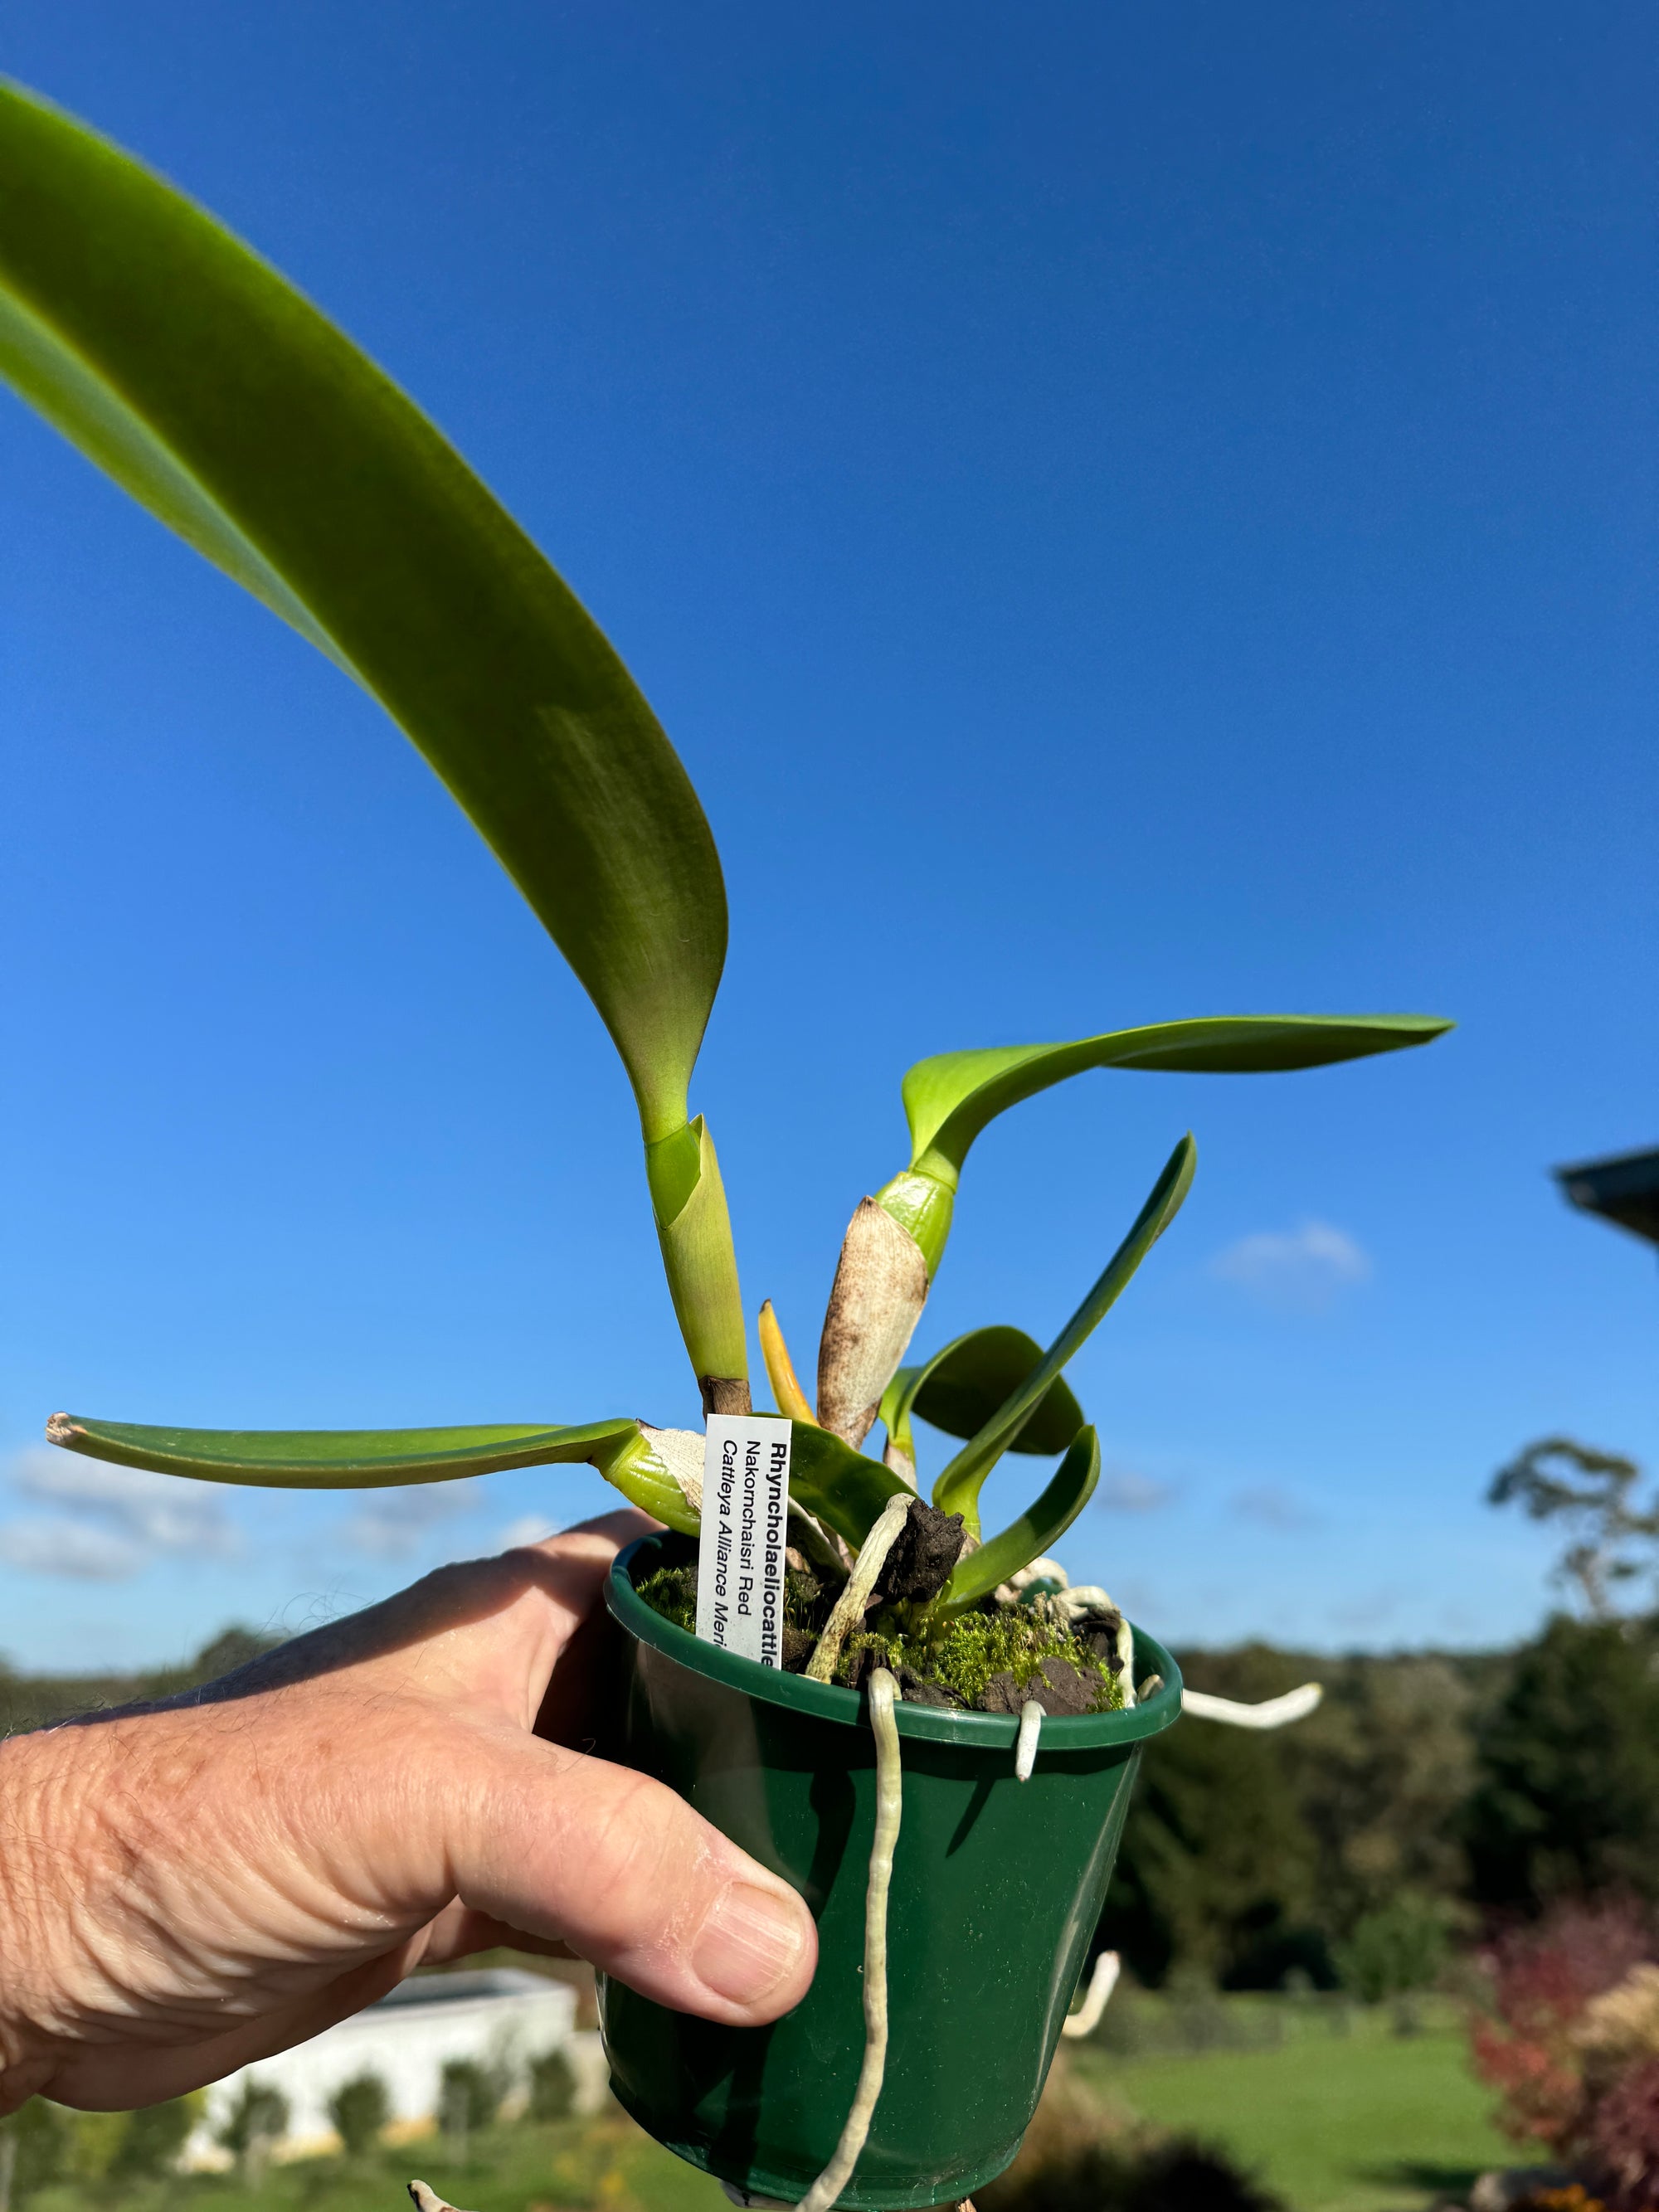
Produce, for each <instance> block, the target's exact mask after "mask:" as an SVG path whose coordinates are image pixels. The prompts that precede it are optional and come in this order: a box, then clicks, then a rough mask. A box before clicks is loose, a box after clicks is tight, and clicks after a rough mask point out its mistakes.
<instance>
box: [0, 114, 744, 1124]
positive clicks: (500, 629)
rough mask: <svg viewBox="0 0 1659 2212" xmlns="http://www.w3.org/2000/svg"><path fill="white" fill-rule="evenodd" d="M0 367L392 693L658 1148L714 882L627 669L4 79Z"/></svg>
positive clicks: (400, 716)
mask: <svg viewBox="0 0 1659 2212" xmlns="http://www.w3.org/2000/svg"><path fill="white" fill-rule="evenodd" d="M0 375H3V376H4V377H5V378H7V379H8V380H9V381H10V382H11V383H12V384H13V385H15V387H16V389H17V390H18V391H19V392H21V394H22V396H23V397H24V398H26V399H27V400H28V401H30V402H31V403H32V404H33V405H34V406H35V407H37V408H38V409H39V410H40V412H41V413H42V414H43V415H45V416H46V417H47V418H48V419H49V420H50V421H51V422H53V423H55V424H56V426H57V427H58V429H60V430H61V431H62V432H63V433H64V435H65V436H66V437H68V438H70V439H71V440H72V441H74V442H75V443H76V445H77V446H79V447H81V449H82V452H84V453H87V454H88V457H89V458H90V459H93V460H94V461H95V462H96V463H97V464H98V465H99V466H100V468H102V469H104V470H106V471H107V472H108V473H109V474H110V475H111V476H112V477H114V478H115V480H116V482H117V483H119V484H121V485H123V486H124V487H125V489H126V490H128V491H129V492H131V494H132V495H133V497H134V498H135V499H137V500H138V501H141V502H142V503H143V505H144V506H146V507H149V509H150V510H151V511H152V513H155V514H156V515H158V516H159V517H160V518H161V520H162V521H164V522H166V523H167V525H168V526H170V527H171V528H173V530H176V531H177V532H179V535H180V536H181V537H183V538H185V539H186V540H187V541H188V542H189V543H190V544H191V545H193V546H195V547H196V549H197V551H198V552H201V553H203V554H204V555H205V556H207V558H208V559H209V560H210V561H212V562H216V564H217V565H218V566H219V567H220V568H222V569H224V570H225V571H226V573H227V574H229V575H231V576H234V578H235V579H236V580H237V581H238V582H239V583H240V584H242V585H244V586H246V588H247V589H248V590H249V591H251V592H253V593H254V594H255V596H256V597H258V599H262V600H264V603H265V605H267V606H269V607H270V608H271V609H272V610H273V611H275V612H276V613H277V614H279V615H281V616H282V617H283V619H284V621H286V622H289V623H292V624H293V626H294V627H295V629H297V630H298V631H299V632H300V633H301V635H302V636H305V637H307V638H308V639H309V640H310V641H311V642H312V643H313V645H315V646H317V647H319V648H320V649H321V650H322V651H323V652H325V653H328V654H329V655H330V657H331V659H334V660H336V661H337V662H338V663H339V665H341V666H342V667H343V668H344V669H347V670H348V671H349V672H350V673H351V674H352V675H353V676H355V677H356V678H357V680H358V681H359V682H360V683H361V684H362V685H363V686H364V688H365V689H366V690H368V691H369V692H371V693H372V694H373V695H374V697H375V698H377V699H378V700H379V701H380V703H381V705H382V706H384V707H385V708H386V711H387V713H388V714H391V715H392V719H393V720H395V721H397V722H398V723H399V724H400V725H401V726H402V727H403V728H404V730H405V731H406V732H407V733H408V735H409V736H410V738H413V740H414V742H415V743H416V745H418V746H419V748H420V749H421V750H422V753H424V754H425V756H426V757H427V759H428V761H429V762H430V763H431V765H432V766H433V767H434V768H435V769H436V770H437V772H438V774H439V775H441V777H442V778H443V780H444V781H445V782H446V783H447V785H448V787H449V788H450V790H451V792H452V793H453V794H454V796H455V798H456V799H458V800H459V802H460V804H461V805H462V806H463V807H464V808H465V810H466V811H467V813H468V814H469V815H470V816H471V818H472V820H473V822H474V823H476V825H477V828H478V829H479V831H480V832H481V833H482V835H483V837H484V838H485V840H486V842H488V843H489V846H490V848H491V849H492V850H493V851H494V852H495V854H496V856H497V858H498V859H499V860H501V864H502V866H504V867H505V868H506V869H507V872H508V874H509V875H510V876H511V877H512V878H513V881H514V882H515V883H516V884H518V886H519V888H520V890H521V891H522V892H523V893H524V895H525V896H526V898H527V899H528V900H529V902H530V903H531V905H532V907H533V908H535V910H536V912H537V914H538V915H539V916H540V917H541V920H542V921H543V922H544V924H545V925H546V927H547V928H548V929H549V931H550V933H552V935H553V937H554V938H555V939H556V941H557V943H558V945H559V946H560V948H561V949H562V951H563V952H564V954H565V957H566V958H567V959H568V961H569V962H570V964H571V966H572V967H573V968H574V969H575V971H576V974H577V975H579V976H580V979H581V981H582V982H583V984H584V985H585V986H586V989H587V991H588V993H589V994H590V995H591V997H592V1000H593V1002H594V1004H595V1006H597V1007H598V1008H599V1012H600V1014H601V1016H602V1017H603V1018H604V1020H605V1024H606V1026H607V1028H608V1029H609V1030H610V1031H611V1036H612V1037H613V1038H614V1039H615V1041H616V1044H617V1050H618V1051H619V1052H620V1053H621V1054H622V1057H623V1062H624V1064H625V1065H626V1066H627V1069H628V1073H629V1078H630V1079H631V1081H632V1083H633V1085H634V1089H635V1095H636V1097H637V1098H638V1100H639V1105H640V1114H641V1121H642V1123H643V1126H644V1130H645V1134H646V1137H647V1141H655V1140H658V1139H662V1138H665V1137H666V1136H669V1135H671V1133H673V1132H674V1131H675V1130H677V1129H678V1127H681V1125H682V1124H684V1121H685V1118H686V1105H685V1099H686V1086H687V1084H688V1082H689V1080H690V1073H691V1068H692V1065H693V1062H694V1061H695V1060H696V1054H697V1048H698V1046H699V1043H700V1042H701V1040H702V1033H703V1029H704V1026H705V1024H706V1023H707V1021H708V1010H709V1007H710V1006H711V1004H712V1003H713V1000H714V991H715V987H716V985H717V984H718V982H719V981H720V967H721V963H722V962H723V960H724V957H725V951H726V895H725V890H724V888H723V885H722V883H721V878H720V862H719V860H718V858H717V856H716V854H715V851H714V841H713V839H712V837H711V836H710V835H709V830H708V823H707V822H706V821H705V820H704V818H703V814H702V808H701V807H700V806H699V805H698V803H697V798H696V793H695V792H694V791H693V789H692V787H691V784H690V780H689V778H688V777H687V775H686V774H685V771H684V769H683V768H682V766H681V765H680V763H679V760H678V757H676V755H675V753H674V751H673V749H672V748H671V745H670V744H669V743H668V740H667V739H666V738H665V736H664V735H663V733H662V731H661V730H660V729H659V726H658V725H657V722H656V720H655V718H654V717H653V714H652V712H651V710H650V708H649V707H647V704H646V702H645V701H644V699H643V698H642V697H641V695H640V693H639V691H638V690H637V689H636V688H635V684H634V683H633V680H632V678H630V677H629V674H628V671H627V670H626V669H625V668H624V667H623V664H622V662H621V661H620V659H618V658H617V654H616V653H615V652H614V651H613V650H612V649H611V646H610V645H609V644H608V643H607V641H606V640H605V637H604V636H603V635H602V634H601V633H600V631H599V629H598V628H597V626H596V625H595V624H594V623H593V621H592V618H591V617H589V616H588V614H587V613H586V611H585V610H584V609H583V608H582V606H581V605H580V603H579V601H578V600H577V599H575V597H574V594H573V593H572V592H571V591H570V590H569V588H568V586H567V585H566V584H565V583H564V582H563V581H562V580H561V579H560V577H559V576H558V575H557V574H556V573H555V572H554V570H553V569H552V568H550V566H549V564H548V562H546V561H545V560H544V557H543V556H542V555H541V554H540V553H539V552H538V550H537V549H536V547H535V546H534V545H533V544H532V543H531V542H530V540H529V538H526V536H525V534H524V532H522V531H521V530H520V528H519V527H518V526H517V524H516V523H514V522H513V520H512V519H511V518H510V517H509V516H508V515H507V513H506V512H505V511H504V510H503V509H502V508H501V507H500V506H499V505H498V504H497V502H496V501H495V499H494V498H493V497H492V496H491V495H490V494H489V492H488V491H487V490H486V489H485V488H484V486H483V484H482V483H480V482H479V481H478V479H477V477H475V476H474V475H473V474H472V473H471V471H470V470H469V469H468V468H467V466H466V465H465V463H464V462H463V461H462V460H461V459H459V456H458V455H457V454H456V453H455V452H454V451H453V448H452V447H450V446H449V445H448V444H447V442H446V441H445V440H444V439H443V438H442V437H441V435H439V433H438V432H437V430H435V428H434V427H433V426H432V424H431V423H430V422H428V420H427V418H426V417H425V416H423V415H422V414H421V413H420V411H419V410H417V409H416V407H415V406H414V405H413V404H411V402H410V400H409V399H407V398H405V397H404V394H403V393H402V392H400V391H399V390H398V387H397V386H395V385H394V384H392V382H391V381H390V380H388V379H387V378H386V376H384V375H383V374H381V372H380V370H379V369H378V368H375V367H374V364H373V362H370V361H368V359H367V358H366V357H365V356H363V355H362V353H360V352H359V351H358V349H356V347H355V346H354V345H353V344H352V343H351V342H350V341H349V339H348V338H346V337H343V335H342V333H341V332H340V331H337V329H336V328H335V327H334V325H332V324H331V323H330V322H329V321H327V320H326V319H325V317H324V316H322V315H321V314H320V313H319V312H318V311H317V309H316V308H315V307H313V306H312V305H311V303H310V302H309V301H307V300H306V299H305V298H304V297H303V296H302V295H301V294H300V293H299V292H297V291H296V290H295V289H294V288H293V287H292V286H291V285H289V283H286V282H285V281H284V280H283V278H282V277H281V276H277V275H276V272H275V271H274V270H271V269H270V268H269V267H268V266H267V265H266V264H265V263H264V262H263V261H261V260H260V259H259V258H258V257H257V256H256V255H255V254H253V253H252V252H250V251H249V249H248V248H247V247H246V246H243V245H242V244H241V243H240V241H239V240H237V239H235V238H234V237H233V236H232V235H231V234H230V233H229V232H228V231H227V230H225V229H223V228H221V226H220V225H219V224H218V223H217V222H215V221H213V220H212V218H211V217H210V216H207V215H205V214H204V212H203V211H202V210H200V209H199V208H197V207H196V206H194V205H193V204H191V202H190V201H189V200H187V199H185V198H184V197H182V196H181V195H180V194H179V193H178V192H176V191H173V189H172V188H171V187H170V186H169V185H166V184H164V183H163V182H162V181H161V179H159V178H157V177H155V176H154V175H153V174H152V173H150V172H149V170H147V169H145V168H143V167H140V166H139V164H138V163H137V162H136V161H132V160H131V159H130V158H129V157H128V156H127V155H125V154H123V153H121V152H120V151H118V149H116V148H115V147H113V146H112V145H110V144H108V143H106V142H105V141H104V140H102V139H100V138H98V137H94V135H93V133H91V132H90V131H87V130H85V129H83V128H82V126H81V125H78V124H76V123H75V122H73V121H71V120H70V118H68V117H67V116H64V115H63V114H61V113H59V112H58V111H57V110H56V109H54V108H52V107H50V106H46V104H45V103H44V102H43V101H40V100H37V99H34V98H33V97H32V96H30V95H28V94H25V93H23V92H21V90H18V89H16V88H5V87H3V86H0ZM12 528H13V531H14V532H15V529H16V528H17V524H16V522H15V520H14V521H13V524H12Z"/></svg>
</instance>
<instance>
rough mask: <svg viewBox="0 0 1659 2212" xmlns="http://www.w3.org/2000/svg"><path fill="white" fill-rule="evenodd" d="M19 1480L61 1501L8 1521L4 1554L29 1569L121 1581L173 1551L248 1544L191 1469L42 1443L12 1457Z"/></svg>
mask: <svg viewBox="0 0 1659 2212" xmlns="http://www.w3.org/2000/svg"><path fill="white" fill-rule="evenodd" d="M11 1487H12V1489H13V1490H14V1491H15V1492H17V1494H18V1495H19V1496H20V1497H22V1498H30V1499H32V1500H33V1501H35V1502H36V1503H38V1504H45V1505H49V1506H54V1507H57V1508H59V1509H60V1510H58V1511H56V1512H51V1513H44V1514H34V1515H25V1516H23V1517H22V1518H21V1520H16V1521H9V1522H4V1523H3V1524H0V1559H4V1560H5V1561H6V1562H7V1564H8V1565H11V1566H14V1567H19V1568H21V1569H22V1571H24V1572H25V1573H27V1574H43V1575H71V1576H76V1577H80V1578H82V1579H83V1580H88V1581H95V1582H117V1581H123V1580H125V1579H126V1578H127V1577H129V1576H131V1575H136V1574H138V1573H140V1572H142V1571H143V1569H144V1568H145V1567H147V1566H149V1565H151V1564H152V1562H153V1561H155V1559H160V1558H161V1557H163V1556H164V1555H166V1554H167V1553H175V1554H180V1555H183V1556H185V1557H188V1558H193V1559H203V1558H207V1559H228V1558H229V1557H231V1556H232V1555H233V1554H234V1553H236V1552H238V1551H240V1548H241V1540H240V1534H239V1532H238V1530H237V1528H236V1526H235V1523H234V1522H233V1521H232V1520H231V1518H230V1516H229V1515H228V1513H227V1511H226V1510H225V1506H224V1502H223V1500H222V1498H218V1497H216V1495H215V1494H214V1492H212V1491H211V1490H210V1489H208V1488H207V1487H206V1486H204V1485H203V1484H201V1483H197V1482H192V1481H191V1480H189V1478H188V1477H186V1476H184V1475H177V1474H152V1473H151V1472H149V1470H148V1469H147V1468H136V1467H112V1466H110V1465H108V1464H106V1462H104V1461H102V1460H94V1459H86V1458H82V1456H80V1455H78V1454H76V1453H71V1452H63V1451H53V1450H52V1449H48V1448H46V1447H45V1446H36V1447H35V1448H33V1449H31V1450H28V1451H24V1452H20V1453H19V1454H18V1455H17V1457H16V1458H15V1460H14V1461H13V1462H12V1465H11Z"/></svg>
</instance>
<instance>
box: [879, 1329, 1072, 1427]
mask: <svg viewBox="0 0 1659 2212" xmlns="http://www.w3.org/2000/svg"><path fill="white" fill-rule="evenodd" d="M1041 1358H1042V1346H1041V1345H1040V1344H1038V1342H1037V1341H1036V1338H1035V1337H1030V1336H1027V1334H1025V1332H1024V1329H1023V1328H1004V1327H993V1328H970V1329H969V1331H968V1333H967V1334H966V1335H965V1336H959V1337H957V1339H956V1340H955V1342H954V1343H951V1344H947V1345H946V1346H945V1348H944V1350H943V1351H942V1352H935V1353H934V1354H933V1358H931V1359H928V1360H924V1361H923V1362H922V1364H921V1366H919V1367H901V1368H900V1370H899V1371H898V1373H897V1374H896V1376H894V1377H893V1379H892V1381H891V1382H890V1383H889V1384H888V1386H887V1392H886V1395H885V1396H884V1398H883V1400H882V1401H881V1418H882V1419H883V1421H884V1423H885V1424H886V1426H887V1433H888V1436H889V1437H890V1438H891V1440H892V1441H893V1443H896V1445H897V1446H898V1448H899V1449H900V1450H901V1451H902V1452H904V1453H905V1454H906V1455H908V1456H909V1457H911V1458H914V1457H915V1454H914V1452H912V1450H911V1447H910V1424H911V1422H912V1421H913V1420H919V1421H927V1422H929V1423H931V1425H933V1427H934V1428H936V1429H943V1430H944V1431H945V1435H946V1436H949V1437H971V1436H973V1435H974V1434H975V1432H976V1431H978V1430H980V1429H981V1428H983V1426H984V1425H985V1424H986V1422H987V1421H988V1420H989V1419H991V1418H992V1416H993V1415H994V1413H996V1411H997V1409H998V1407H1000V1406H1001V1405H1002V1403H1003V1402H1004V1401H1005V1400H1006V1398H1007V1397H1008V1396H1009V1395H1010V1393H1011V1392H1012V1391H1013V1390H1016V1389H1018V1387H1019V1385H1020V1384H1021V1383H1023V1382H1024V1380H1025V1378H1026V1376H1028V1375H1029V1374H1030V1371H1031V1370H1032V1369H1033V1368H1034V1367H1035V1366H1036V1364H1037V1362H1038V1361H1039V1360H1040V1359H1041ZM1082 1426H1083V1408H1082V1407H1080V1406H1079V1404H1078V1401H1077V1400H1076V1399H1075V1398H1074V1397H1073V1395H1072V1393H1071V1391H1070V1389H1068V1388H1067V1386H1066V1383H1064V1382H1062V1381H1061V1380H1060V1379H1059V1378H1058V1377H1056V1378H1055V1380H1054V1382H1053V1383H1050V1384H1049V1386H1048V1395H1047V1396H1046V1397H1045V1398H1044V1399H1043V1400H1042V1402H1041V1404H1040V1405H1038V1406H1037V1407H1035V1409H1034V1410H1033V1411H1032V1413H1031V1414H1030V1418H1029V1419H1028V1420H1027V1421H1026V1424H1025V1426H1024V1428H1023V1429H1022V1430H1021V1431H1020V1432H1019V1434H1018V1436H1017V1437H1015V1438H1014V1441H1013V1442H1012V1444H1010V1445H1009V1447H1008V1449H1010V1450H1011V1451H1018V1452H1040V1453H1042V1454H1043V1455H1045V1456H1046V1455H1048V1454H1050V1453H1054V1452H1061V1451H1064V1450H1065V1449H1066V1445H1067V1444H1068V1443H1070V1442H1071V1440H1072V1438H1073V1437H1074V1436H1075V1435H1076V1434H1077V1432H1078V1431H1079V1429H1080V1428H1081V1427H1082Z"/></svg>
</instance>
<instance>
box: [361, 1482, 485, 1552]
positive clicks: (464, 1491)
mask: <svg viewBox="0 0 1659 2212" xmlns="http://www.w3.org/2000/svg"><path fill="white" fill-rule="evenodd" d="M477 1503H478V1486H477V1480H476V1479H473V1480H467V1481H463V1482H427V1483H420V1484H417V1485H411V1486H404V1487H400V1488H398V1489H392V1490H377V1491H375V1492H374V1493H373V1494H372V1495H371V1496H369V1497H368V1498H365V1499H364V1500H363V1502H362V1504H361V1505H360V1506H359V1507H358V1508H357V1510H356V1512H355V1513H352V1514H350V1515H349V1516H347V1518H346V1519H345V1520H344V1521H343V1522H341V1523H340V1528H339V1533H340V1534H341V1535H342V1536H343V1538H344V1540H345V1541H346V1542H347V1543H348V1544H349V1545H350V1547H351V1548H352V1550H353V1551H355V1552H362V1553H365V1554H366V1555H367V1556H368V1558H369V1559H410V1558H411V1557H412V1556H413V1555H414V1553H416V1552H418V1551H419V1550H420V1548H421V1547H422V1544H424V1543H425V1541H426V1540H427V1538H428V1536H429V1535H430V1534H431V1533H432V1531H433V1529H434V1528H436V1527H437V1526H438V1524H439V1523H440V1522H443V1521H450V1520H453V1518H454V1517H455V1516H456V1515H457V1514H458V1513H466V1512H470V1511H471V1509H472V1508H473V1507H474V1506H476V1505H477Z"/></svg>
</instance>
